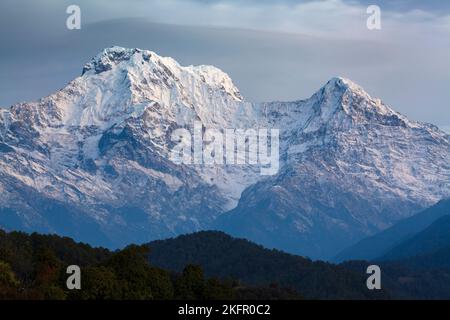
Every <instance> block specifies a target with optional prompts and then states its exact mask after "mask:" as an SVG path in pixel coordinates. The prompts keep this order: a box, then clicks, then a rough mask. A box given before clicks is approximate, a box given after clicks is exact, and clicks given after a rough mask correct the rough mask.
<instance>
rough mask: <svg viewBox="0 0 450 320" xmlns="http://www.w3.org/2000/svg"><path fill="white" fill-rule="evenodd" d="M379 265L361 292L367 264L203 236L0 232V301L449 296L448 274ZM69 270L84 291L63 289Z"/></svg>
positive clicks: (220, 236)
mask: <svg viewBox="0 0 450 320" xmlns="http://www.w3.org/2000/svg"><path fill="white" fill-rule="evenodd" d="M410 262H411V261H410V260H404V261H384V262H379V264H380V266H381V269H382V289H381V290H368V289H367V287H366V279H367V276H368V275H367V274H366V268H367V266H368V265H370V264H371V263H370V262H367V261H350V262H346V263H343V264H339V265H336V264H331V263H327V262H322V261H312V260H310V259H307V258H304V257H300V256H295V255H291V254H287V253H284V252H281V251H278V250H269V249H266V248H264V247H262V246H259V245H256V244H254V243H252V242H249V241H247V240H243V239H235V238H232V237H230V236H228V235H226V234H224V233H222V232H215V231H203V232H198V233H193V234H189V235H183V236H179V237H177V238H174V239H167V240H160V241H154V242H151V243H149V244H146V245H139V246H138V245H130V246H128V247H126V248H124V249H122V250H117V251H110V250H107V249H104V248H93V247H91V246H89V245H87V244H83V243H76V242H75V241H73V240H72V239H70V238H67V237H60V236H56V235H41V234H37V233H33V234H26V233H23V232H9V233H7V232H4V231H1V230H0V299H36V300H39V299H64V300H89V299H127V300H135V299H146V300H147V299H155V300H161V299H162V300H167V299H180V300H183V299H190V300H196V299H203V300H205V299H206V300H214V299H221V300H226V299H242V300H245V299H303V298H306V299H405V298H413V299H415V298H421V299H436V298H447V299H448V298H450V270H449V269H447V268H439V269H433V268H426V267H425V266H424V265H423V264H420V268H419V267H418V265H419V263H416V264H410V265H409V263H410ZM69 265H78V266H79V267H80V268H81V289H80V290H77V289H75V290H69V289H67V286H66V280H67V278H68V276H69V275H68V274H67V273H66V269H67V267H68V266H69Z"/></svg>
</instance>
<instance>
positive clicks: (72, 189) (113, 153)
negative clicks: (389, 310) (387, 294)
mask: <svg viewBox="0 0 450 320" xmlns="http://www.w3.org/2000/svg"><path fill="white" fill-rule="evenodd" d="M195 123H201V125H202V132H203V130H205V129H217V130H222V131H223V130H225V129H229V128H231V129H244V130H245V129H254V130H257V129H279V132H280V144H279V154H280V159H279V160H280V164H279V170H278V171H277V172H276V173H275V174H274V175H273V176H263V175H261V174H260V167H259V166H258V165H249V164H244V165H187V164H182V165H179V164H175V163H174V162H172V161H171V160H170V152H171V150H172V149H173V147H174V145H175V144H176V143H175V142H174V141H172V139H171V138H172V137H171V135H172V134H173V133H174V131H175V130H176V129H179V128H186V129H192V128H193V127H194V129H195ZM0 142H1V144H0V191H1V192H0V208H2V214H1V215H0V226H3V227H5V228H9V229H20V230H27V231H40V232H52V233H53V232H54V233H59V234H64V235H69V236H72V237H74V238H75V239H77V240H83V241H89V242H90V243H92V244H101V245H104V246H108V247H114V248H116V247H121V246H124V245H126V244H127V243H131V242H135V243H143V242H147V241H150V240H153V239H160V238H165V237H170V236H173V235H177V234H182V233H186V232H192V231H196V230H202V229H210V228H217V229H221V230H226V231H229V232H230V233H231V234H234V235H240V236H244V237H246V238H249V239H253V240H254V241H256V242H259V243H263V244H265V245H266V246H269V247H278V248H282V249H285V250H289V251H291V252H297V253H302V254H306V255H309V256H311V257H314V258H327V257H331V256H333V255H334V254H335V253H336V252H337V251H339V250H341V249H342V248H344V247H345V246H348V245H349V244H351V243H354V242H356V241H357V240H359V239H361V238H362V237H365V236H367V235H370V234H373V233H375V232H377V231H379V230H381V229H383V228H386V227H388V226H390V225H391V224H392V223H393V222H395V221H397V220H399V219H400V218H403V217H406V216H408V215H411V214H412V213H413V212H415V211H417V210H419V209H421V208H423V207H424V206H428V205H431V204H432V203H435V202H436V201H438V200H440V199H441V198H444V197H446V196H449V192H450V191H449V190H450V188H449V181H450V161H449V160H450V142H449V137H448V135H446V134H445V133H443V132H442V131H440V130H439V129H438V128H436V127H435V126H432V125H428V124H422V123H418V122H414V121H410V120H408V119H406V118H405V117H404V116H402V115H400V114H398V113H396V112H395V111H393V110H392V109H390V108H389V107H387V106H385V105H384V104H383V103H382V102H381V101H380V100H378V99H373V98H371V97H370V96H369V95H368V94H367V93H366V92H365V91H364V90H363V89H362V88H360V87H359V86H357V85H356V84H354V83H353V82H351V81H350V80H346V79H343V78H333V79H332V80H330V81H329V82H328V83H327V84H326V85H325V86H324V87H323V88H321V89H320V90H319V91H318V92H317V93H315V94H314V95H313V96H312V97H311V98H309V99H307V100H301V101H294V102H270V103H250V102H247V101H245V100H244V99H243V97H242V96H241V95H240V93H239V90H238V89H237V88H236V87H235V86H234V85H233V83H232V80H231V79H230V78H229V77H228V75H226V74H225V73H224V72H222V71H220V70H218V69H217V68H215V67H212V66H187V67H183V66H180V65H179V64H178V63H177V62H176V61H174V60H173V59H171V58H165V57H160V56H158V55H157V54H155V53H154V52H151V51H146V50H140V49H125V48H120V47H112V48H108V49H105V50H103V52H101V53H99V54H98V55H97V56H96V57H94V58H93V59H92V60H91V61H90V62H88V63H87V64H86V65H85V67H84V68H83V72H82V75H81V76H80V77H77V78H76V79H74V80H73V81H71V82H70V83H69V84H67V86H66V87H64V88H63V89H61V90H59V91H58V92H56V93H54V94H52V95H50V96H48V97H44V98H42V99H40V100H39V101H36V102H30V103H19V104H16V105H13V106H12V107H11V108H10V109H9V110H2V112H1V114H0Z"/></svg>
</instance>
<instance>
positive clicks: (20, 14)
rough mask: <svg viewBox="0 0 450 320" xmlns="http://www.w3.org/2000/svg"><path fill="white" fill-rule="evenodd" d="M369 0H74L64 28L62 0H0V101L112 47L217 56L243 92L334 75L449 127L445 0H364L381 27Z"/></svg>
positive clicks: (183, 58)
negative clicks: (70, 23) (76, 24)
mask: <svg viewBox="0 0 450 320" xmlns="http://www.w3.org/2000/svg"><path fill="white" fill-rule="evenodd" d="M368 2H372V1H365V0H364V1H344V0H321V1H301V2H298V1H288V0H284V1H265V0H264V1H256V0H249V1H243V0H241V1H239V0H231V1H223V0H222V1H220V0H216V1H202V0H155V1H142V0H128V1H119V0H116V1H111V0H97V1H87V0H79V1H77V3H78V4H79V5H80V7H81V10H82V29H81V30H80V31H68V30H67V29H66V28H65V19H66V17H67V15H66V13H65V9H66V7H67V6H68V5H69V4H72V3H73V1H72V0H68V1H66V0H61V1H57V2H55V1H50V0H39V1H35V0H14V1H13V0H2V1H1V2H0V28H2V29H3V30H8V32H7V33H5V32H3V33H2V35H1V38H0V41H1V42H2V47H4V48H5V50H2V51H1V52H0V68H1V69H2V70H4V71H5V72H3V73H0V104H1V105H3V106H6V105H9V104H11V103H13V102H17V101H23V100H30V99H36V98H39V97H40V96H43V95H45V94H48V93H51V92H52V91H54V90H56V89H58V88H59V87H61V86H63V85H64V83H66V82H67V81H69V80H70V79H72V78H73V77H75V76H77V75H79V73H80V68H81V67H82V65H83V64H84V63H85V62H86V61H87V60H88V59H89V58H90V57H91V56H92V55H94V54H96V53H97V51H99V50H100V49H101V48H102V47H106V46H111V45H122V46H131V47H142V48H145V49H151V50H154V51H156V52H158V53H160V54H163V55H168V56H173V57H174V58H175V59H177V60H179V61H180V62H181V63H183V64H199V63H205V64H214V65H217V66H219V67H220V68H222V69H223V70H224V71H226V72H228V73H229V74H230V75H231V76H232V78H233V80H234V81H235V82H236V83H237V84H238V86H239V87H240V89H241V90H242V92H243V94H244V95H245V96H246V97H247V98H248V99H249V100H252V101H266V100H293V99H300V98H306V97H307V96H308V95H310V94H311V93H313V92H314V91H315V90H316V89H317V88H318V87H320V86H321V85H322V84H323V83H324V82H326V81H327V80H328V78H330V77H332V76H336V75H342V76H346V77H348V78H351V79H352V80H354V81H355V82H358V83H360V84H361V85H363V87H365V88H366V89H367V90H368V91H369V93H371V94H373V95H375V96H379V97H381V98H383V99H384V100H385V102H387V103H388V104H390V105H391V106H392V107H393V108H395V109H397V110H399V111H401V112H403V113H405V114H406V115H408V116H410V117H412V118H413V119H417V120H423V121H429V122H434V123H438V124H440V123H444V124H448V123H449V122H450V110H449V108H448V101H449V100H450V91H449V90H448V87H449V86H450V61H449V59H448V57H449V56H450V44H449V41H448V39H449V38H450V15H449V10H447V9H448V6H447V7H445V5H441V6H439V5H438V4H439V3H443V2H442V1H441V2H436V1H427V3H428V5H427V6H423V5H422V6H419V5H417V6H414V5H411V6H407V7H405V5H404V4H405V2H404V1H396V0H394V1H389V2H386V1H375V2H377V3H380V6H381V8H382V30H380V31H369V30H367V28H366V19H367V14H366V7H367V3H368ZM18 3H19V4H20V5H18ZM410 3H412V4H414V3H417V2H415V0H411V2H410ZM421 3H423V1H421ZM448 3H450V1H449V2H448ZM127 17H128V18H129V19H123V18H127ZM130 17H132V18H130ZM136 17H141V18H142V19H136ZM155 22H158V23H155ZM251 30H254V31H251ZM393 88H395V90H393Z"/></svg>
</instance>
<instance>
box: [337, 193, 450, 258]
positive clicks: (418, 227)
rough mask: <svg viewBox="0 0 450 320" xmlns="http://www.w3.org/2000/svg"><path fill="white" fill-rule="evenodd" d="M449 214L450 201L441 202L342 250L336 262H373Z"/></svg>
mask: <svg viewBox="0 0 450 320" xmlns="http://www.w3.org/2000/svg"><path fill="white" fill-rule="evenodd" d="M449 214H450V199H447V200H442V201H440V202H439V203H437V204H436V205H434V206H432V207H430V208H428V209H426V210H424V211H422V212H420V213H418V214H416V215H414V216H412V217H410V218H407V219H404V220H401V221H400V222H398V223H396V224H395V225H393V226H392V227H390V228H388V229H386V230H384V231H382V232H380V233H377V234H376V235H374V236H371V237H369V238H367V239H364V240H361V241H360V242H358V243H357V244H355V245H353V246H351V247H349V248H347V249H345V250H343V251H342V252H341V253H339V254H338V255H337V257H336V258H335V260H336V261H344V260H354V259H367V260H374V259H376V258H380V257H382V256H383V255H385V254H386V253H387V252H388V251H389V250H390V249H392V248H394V247H395V246H397V245H399V244H400V243H402V242H403V241H408V239H411V238H412V237H414V236H415V235H416V234H417V233H419V232H421V231H423V230H424V229H426V228H427V227H429V226H430V225H431V224H432V223H434V222H435V221H436V220H438V219H439V218H440V217H443V216H445V215H449Z"/></svg>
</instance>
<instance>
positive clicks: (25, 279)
mask: <svg viewBox="0 0 450 320" xmlns="http://www.w3.org/2000/svg"><path fill="white" fill-rule="evenodd" d="M148 256H149V247H148V246H146V245H144V246H137V245H131V246H128V247H127V248H125V249H123V250H120V251H116V252H111V251H109V250H106V249H103V248H92V247H90V246H89V245H86V244H82V243H76V242H74V241H73V240H71V239H69V238H65V237H58V236H55V235H39V234H36V233H33V234H31V235H28V234H25V233H23V232H11V233H6V232H4V231H2V230H0V299H51V300H59V299H75V300H92V299H95V300H105V299H108V300H115V299H133V300H144V299H158V300H164V299H174V298H176V299H231V298H233V297H234V296H235V291H236V290H237V289H236V288H234V287H233V286H234V285H235V283H234V282H231V281H222V280H219V279H206V278H205V277H204V274H203V270H202V268H201V267H199V266H193V265H188V266H186V268H184V270H183V272H181V273H180V274H173V273H170V272H168V271H166V270H164V269H161V268H157V267H154V266H152V265H151V264H150V263H149V262H148ZM72 264H75V265H78V266H80V267H81V289H80V290H68V289H67V288H66V280H67V277H68V275H67V274H66V272H65V271H66V268H67V266H69V265H72ZM261 290H262V291H264V290H265V289H263V288H261ZM245 296H246V294H242V292H241V294H240V295H239V297H241V298H242V299H244V298H245Z"/></svg>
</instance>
